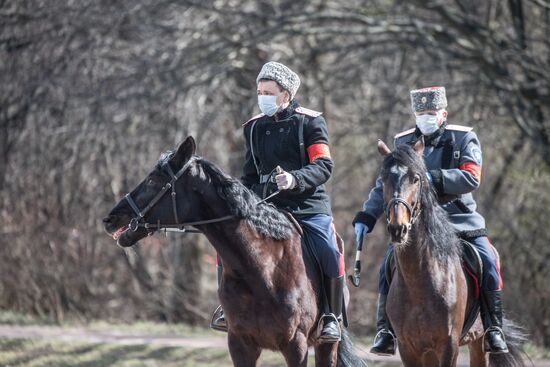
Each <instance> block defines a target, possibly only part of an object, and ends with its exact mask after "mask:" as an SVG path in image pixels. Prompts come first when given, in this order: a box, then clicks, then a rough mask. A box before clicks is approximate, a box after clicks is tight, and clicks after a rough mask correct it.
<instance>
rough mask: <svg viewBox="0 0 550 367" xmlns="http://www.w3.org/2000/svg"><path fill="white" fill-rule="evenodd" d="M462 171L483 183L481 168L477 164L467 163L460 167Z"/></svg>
mask: <svg viewBox="0 0 550 367" xmlns="http://www.w3.org/2000/svg"><path fill="white" fill-rule="evenodd" d="M458 169H460V170H461V171H466V172H468V173H470V174H471V175H472V176H474V178H475V179H476V180H478V181H479V182H481V167H480V166H479V165H477V164H475V163H472V162H467V163H464V164H462V165H461V166H460V167H458Z"/></svg>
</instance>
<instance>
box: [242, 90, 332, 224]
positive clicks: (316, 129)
mask: <svg viewBox="0 0 550 367" xmlns="http://www.w3.org/2000/svg"><path fill="white" fill-rule="evenodd" d="M300 123H302V124H303V141H304V145H305V149H304V152H305V154H304V157H303V159H301V158H300V155H301V154H300V146H299V141H300V139H299V124H300ZM244 136H245V140H246V156H245V163H244V168H243V176H242V178H241V180H242V182H243V184H244V185H245V186H246V187H248V188H249V189H252V190H253V191H254V192H255V193H256V194H258V195H259V196H260V197H266V196H267V195H269V194H271V193H273V192H275V191H276V190H277V185H276V184H275V183H274V182H269V181H268V182H266V183H262V182H261V181H265V175H269V174H270V173H272V172H273V171H274V170H275V168H276V167H277V166H281V167H282V168H283V169H284V170H285V171H287V172H289V173H291V174H292V175H294V177H295V178H296V181H297V185H296V187H295V188H294V189H292V190H285V191H282V192H281V193H280V194H279V195H277V196H275V197H273V198H272V199H270V201H271V202H272V203H274V204H275V205H276V206H277V207H280V208H283V209H286V210H288V211H290V212H291V213H293V214H294V215H296V216H297V217H306V216H310V215H313V214H328V215H332V213H331V208H330V199H329V197H328V194H327V192H326V189H325V185H324V184H325V182H327V180H328V179H329V178H330V176H331V173H332V169H333V166H334V163H333V161H332V158H331V155H330V150H329V145H328V144H329V141H328V130H327V124H326V122H325V119H324V118H323V117H322V116H321V113H320V112H316V111H313V110H309V109H306V108H303V107H300V106H299V104H298V103H297V102H295V101H294V102H292V103H291V104H290V106H289V107H287V108H286V109H285V110H283V111H281V112H279V113H277V114H276V115H275V116H272V117H269V116H266V115H263V114H260V115H258V116H255V117H253V118H252V119H250V120H249V121H247V122H246V123H245V124H244ZM302 161H303V162H304V163H305V164H304V165H303V166H302ZM261 176H264V178H263V180H261ZM273 176H274V174H273Z"/></svg>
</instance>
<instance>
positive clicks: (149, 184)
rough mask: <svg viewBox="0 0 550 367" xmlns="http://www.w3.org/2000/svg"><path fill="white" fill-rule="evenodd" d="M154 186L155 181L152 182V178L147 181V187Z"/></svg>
mask: <svg viewBox="0 0 550 367" xmlns="http://www.w3.org/2000/svg"><path fill="white" fill-rule="evenodd" d="M154 184H155V180H153V179H152V178H150V179H148V180H147V186H153V185H154Z"/></svg>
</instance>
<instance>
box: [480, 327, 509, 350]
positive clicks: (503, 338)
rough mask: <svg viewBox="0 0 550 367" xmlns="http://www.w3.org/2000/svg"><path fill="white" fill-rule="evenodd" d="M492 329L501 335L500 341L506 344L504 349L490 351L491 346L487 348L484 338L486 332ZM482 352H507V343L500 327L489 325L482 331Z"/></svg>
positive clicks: (487, 344)
mask: <svg viewBox="0 0 550 367" xmlns="http://www.w3.org/2000/svg"><path fill="white" fill-rule="evenodd" d="M492 331H497V332H498V333H499V334H500V335H501V337H502V341H503V342H504V345H505V346H506V349H502V350H497V351H491V348H487V346H489V342H488V341H487V339H486V337H487V333H489V332H492ZM483 352H484V353H490V354H504V353H508V345H507V343H506V336H505V335H504V331H503V330H502V329H501V328H500V327H498V326H489V327H488V328H487V330H485V332H484V333H483Z"/></svg>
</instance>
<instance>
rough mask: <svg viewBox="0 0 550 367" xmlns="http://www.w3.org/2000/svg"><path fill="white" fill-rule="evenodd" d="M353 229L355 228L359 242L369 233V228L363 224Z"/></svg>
mask: <svg viewBox="0 0 550 367" xmlns="http://www.w3.org/2000/svg"><path fill="white" fill-rule="evenodd" d="M353 228H355V239H356V240H357V241H359V240H360V239H361V237H365V236H366V235H367V233H368V232H369V227H368V226H367V225H366V224H363V223H359V222H357V223H355V224H354V225H353Z"/></svg>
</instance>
